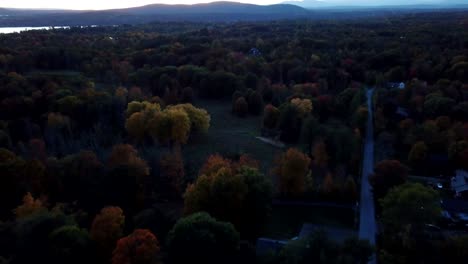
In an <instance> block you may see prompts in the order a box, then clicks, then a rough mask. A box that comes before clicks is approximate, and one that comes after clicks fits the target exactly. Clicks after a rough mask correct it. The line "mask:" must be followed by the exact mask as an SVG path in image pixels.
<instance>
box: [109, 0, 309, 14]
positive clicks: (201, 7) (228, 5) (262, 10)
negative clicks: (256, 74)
mask: <svg viewBox="0 0 468 264" xmlns="http://www.w3.org/2000/svg"><path fill="white" fill-rule="evenodd" d="M107 11H111V12H112V11H120V12H125V13H129V14H136V15H148V14H207V13H209V14H287V13H289V14H291V15H294V14H304V15H305V14H308V12H309V11H308V10H306V9H304V8H302V7H299V6H297V5H292V4H276V5H265V6H263V5H255V4H244V3H238V2H228V1H220V2H212V3H207V4H194V5H167V4H152V5H146V6H141V7H133V8H126V9H114V10H107Z"/></svg>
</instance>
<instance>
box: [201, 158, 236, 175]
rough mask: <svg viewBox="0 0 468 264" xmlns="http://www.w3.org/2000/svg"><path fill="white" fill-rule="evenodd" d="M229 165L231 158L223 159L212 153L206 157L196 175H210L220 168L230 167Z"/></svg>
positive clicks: (230, 164)
mask: <svg viewBox="0 0 468 264" xmlns="http://www.w3.org/2000/svg"><path fill="white" fill-rule="evenodd" d="M231 166H232V161H231V160H229V159H225V158H224V157H223V156H221V155H219V154H214V155H211V156H209V157H208V159H207V160H206V162H205V163H204V164H203V166H202V168H201V169H200V172H199V173H198V175H210V174H213V173H216V172H217V171H218V170H219V169H221V168H231Z"/></svg>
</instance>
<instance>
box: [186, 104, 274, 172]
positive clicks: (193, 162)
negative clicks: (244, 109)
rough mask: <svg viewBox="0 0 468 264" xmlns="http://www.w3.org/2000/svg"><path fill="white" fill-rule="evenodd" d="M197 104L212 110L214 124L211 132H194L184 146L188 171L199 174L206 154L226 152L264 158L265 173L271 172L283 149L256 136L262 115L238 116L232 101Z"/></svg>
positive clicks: (225, 153) (227, 154)
mask: <svg viewBox="0 0 468 264" xmlns="http://www.w3.org/2000/svg"><path fill="white" fill-rule="evenodd" d="M195 106H197V107H201V108H204V109H206V110H207V111H208V112H209V113H210V115H211V126H210V129H209V130H208V133H207V134H204V135H193V136H192V137H191V138H190V140H189V144H187V145H186V146H184V155H185V160H186V163H187V164H188V166H189V172H188V173H187V174H189V175H190V174H193V173H194V172H195V174H196V172H197V171H198V169H199V167H200V166H201V165H202V164H203V162H204V161H205V160H206V158H207V157H208V156H209V155H211V154H215V153H219V154H222V155H225V156H234V155H238V154H249V155H251V156H252V157H253V158H255V159H257V160H259V161H260V163H261V169H262V171H263V172H264V173H268V172H269V170H270V169H271V168H272V163H273V160H274V158H275V156H276V155H277V154H278V153H281V151H282V150H281V149H280V148H277V147H274V146H271V145H269V144H267V143H264V142H261V141H260V140H258V139H256V138H255V137H256V136H259V135H260V124H261V116H248V117H246V118H239V117H237V116H234V115H233V114H232V113H231V102H230V101H214V100H213V101H209V100H199V101H197V102H196V103H195Z"/></svg>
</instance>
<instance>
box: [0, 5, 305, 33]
mask: <svg viewBox="0 0 468 264" xmlns="http://www.w3.org/2000/svg"><path fill="white" fill-rule="evenodd" d="M5 11H6V12H7V13H8V14H9V16H7V17H3V18H2V19H0V26H6V27H8V26H36V25H41V26H54V25H57V26H58V25H68V26H76V25H118V24H140V23H148V22H153V21H225V22H230V21H262V20H263V21H265V20H279V19H298V18H308V17H310V16H311V14H312V12H311V11H310V10H307V9H305V8H302V7H299V6H296V5H291V4H276V5H265V6H263V5H254V4H244V3H238V2H212V3H208V4H195V5H166V4H152V5H146V6H141V7H133V8H124V9H109V10H99V11H91V10H89V11H78V10H38V9H6V10H5ZM0 15H1V9H0Z"/></svg>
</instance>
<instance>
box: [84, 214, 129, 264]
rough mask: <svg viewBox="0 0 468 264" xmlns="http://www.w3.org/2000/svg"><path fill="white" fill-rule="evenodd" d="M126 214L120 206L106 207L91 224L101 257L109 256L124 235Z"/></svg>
mask: <svg viewBox="0 0 468 264" xmlns="http://www.w3.org/2000/svg"><path fill="white" fill-rule="evenodd" d="M124 223H125V216H124V214H123V211H122V209H120V207H114V206H112V207H105V208H103V209H102V210H101V212H100V213H99V214H98V215H96V217H95V218H94V220H93V223H92V225H91V230H90V235H91V239H92V240H94V241H95V242H96V245H97V247H98V250H99V252H100V255H101V257H103V258H108V257H110V254H111V253H112V250H113V249H114V248H115V243H116V242H117V240H118V239H119V238H120V237H121V236H122V232H123V227H124Z"/></svg>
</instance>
